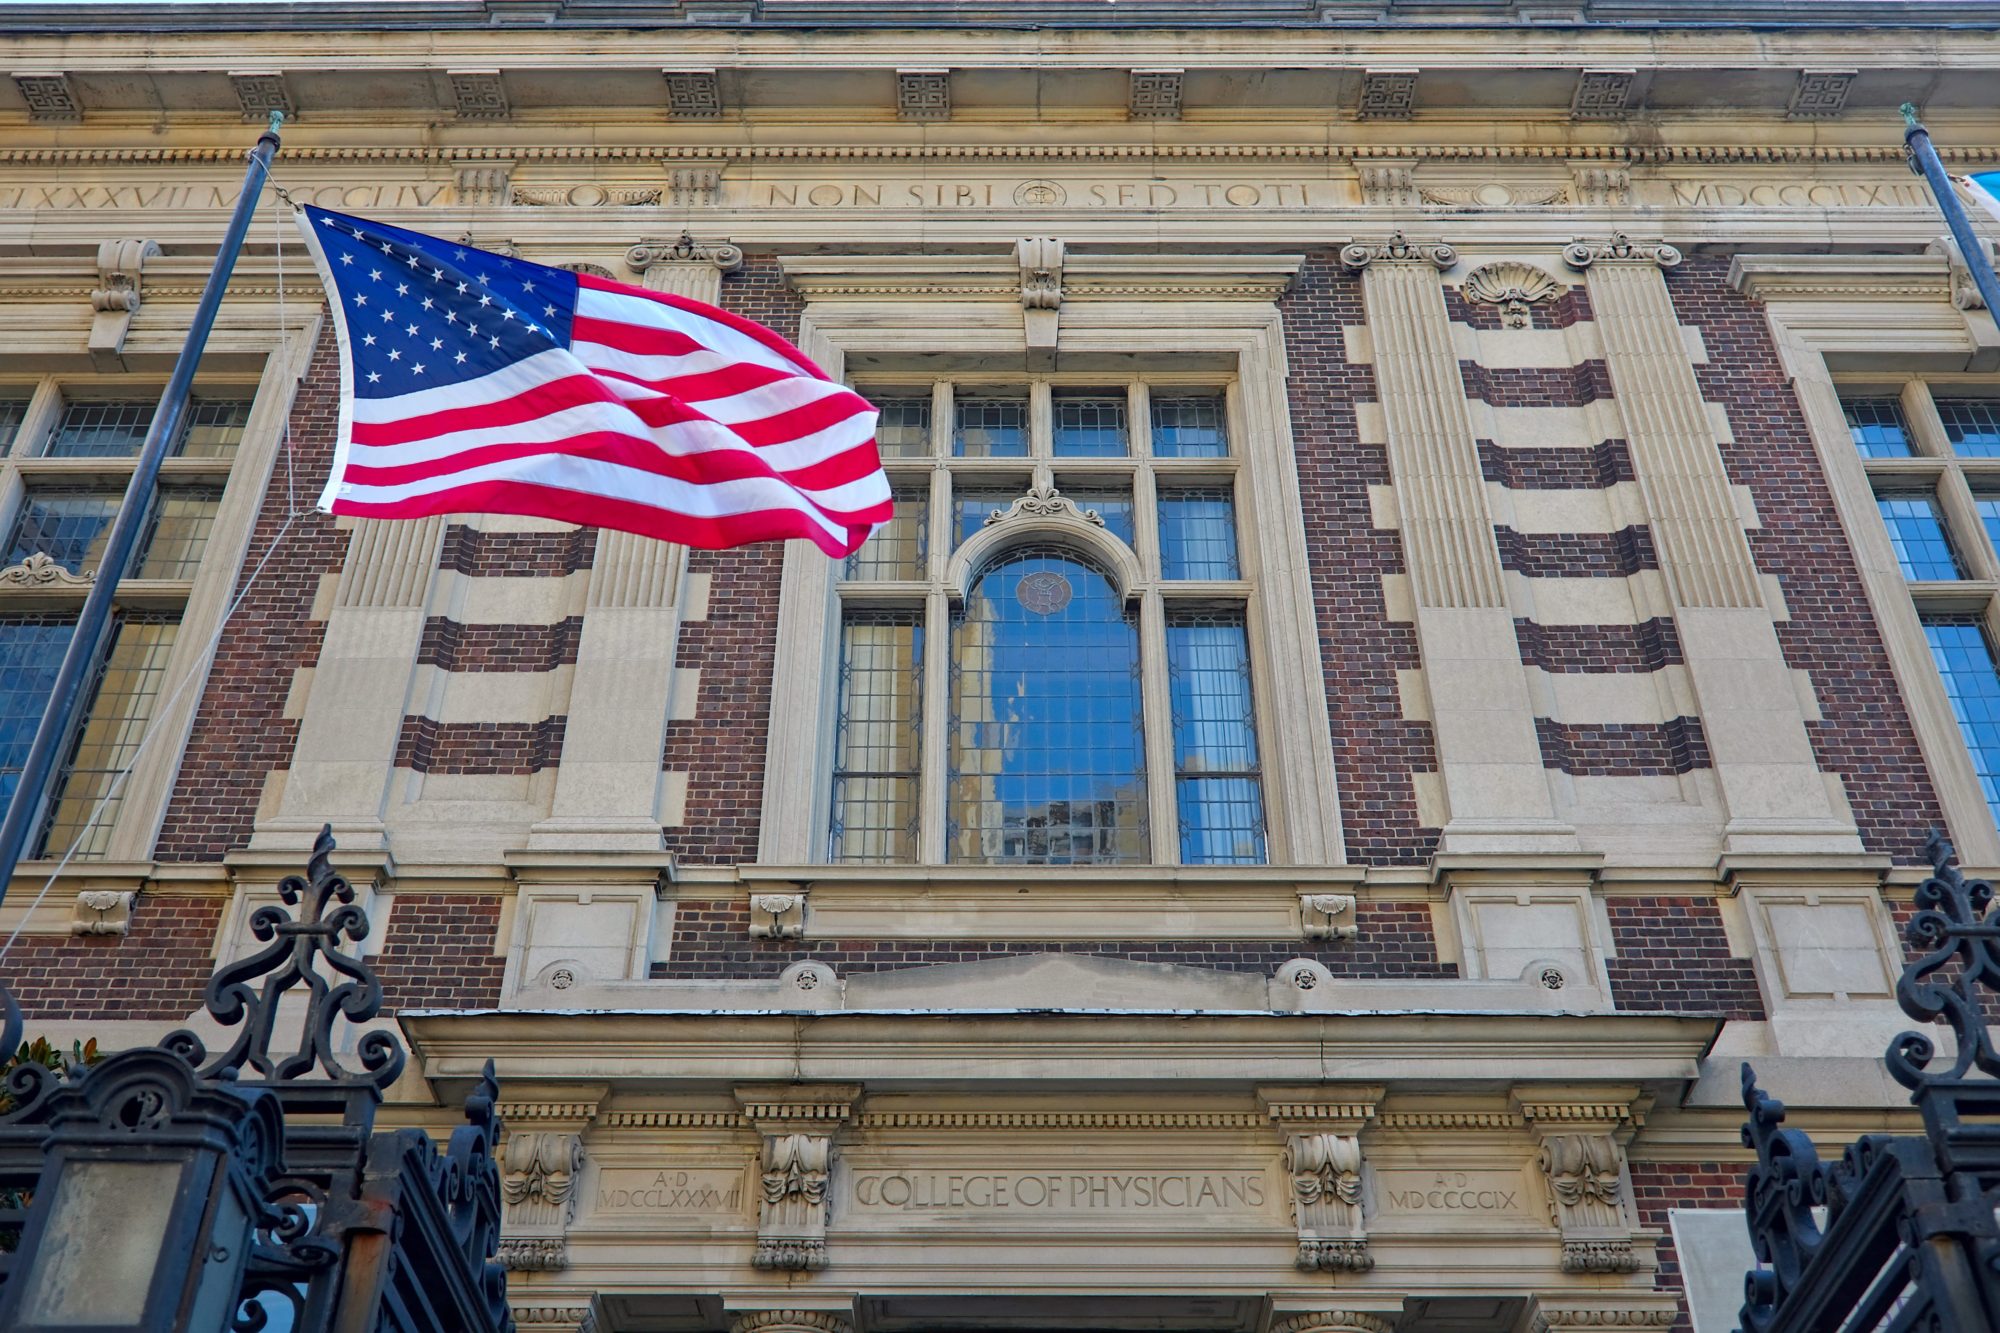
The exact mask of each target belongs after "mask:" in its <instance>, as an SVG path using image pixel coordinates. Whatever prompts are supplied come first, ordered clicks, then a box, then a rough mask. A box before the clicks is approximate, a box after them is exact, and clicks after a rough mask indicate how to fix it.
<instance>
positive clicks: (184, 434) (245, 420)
mask: <svg viewBox="0 0 2000 1333" xmlns="http://www.w3.org/2000/svg"><path fill="white" fill-rule="evenodd" d="M249 421H250V404H249V403H248V402H247V401H239V400H236V399H221V398H197V399H195V400H194V401H193V402H192V403H190V404H188V415H187V426H186V428H185V429H183V430H182V431H181V447H180V448H179V449H178V450H177V451H176V452H178V453H179V454H180V455H181V456H182V457H183V458H234V457H235V456H236V446H237V445H239V444H241V443H242V442H243V427H244V426H246V425H247V424H249Z"/></svg>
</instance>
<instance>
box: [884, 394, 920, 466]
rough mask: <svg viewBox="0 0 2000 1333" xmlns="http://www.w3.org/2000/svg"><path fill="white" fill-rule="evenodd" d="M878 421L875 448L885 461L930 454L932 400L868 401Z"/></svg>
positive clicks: (894, 399) (896, 399)
mask: <svg viewBox="0 0 2000 1333" xmlns="http://www.w3.org/2000/svg"><path fill="white" fill-rule="evenodd" d="M870 401H872V402H873V403H874V404H875V407H876V410H877V411H879V412H881V414H882V415H881V417H880V419H879V420H877V421H876V423H875V446H876V448H877V449H878V450H880V451H881V454H882V457H884V458H916V457H920V456H921V455H924V454H927V453H929V452H930V451H931V400H930V399H928V398H886V397H884V398H875V399H871V400H870Z"/></svg>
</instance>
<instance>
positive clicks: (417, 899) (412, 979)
mask: <svg viewBox="0 0 2000 1333" xmlns="http://www.w3.org/2000/svg"><path fill="white" fill-rule="evenodd" d="M378 928H379V927H378ZM499 930H500V899H499V898H498V897H497V896H493V897H489V896H484V895H468V894H450V893H399V894H397V895H396V903H395V907H394V908H393V909H392V910H391V911H390V913H389V933H388V934H387V935H386V936H384V937H383V941H382V951H381V952H380V953H378V954H376V955H375V957H374V958H373V959H372V960H370V961H372V962H373V964H374V966H375V972H376V975H377V976H379V977H381V978H382V994H383V998H384V1001H385V1007H386V1008H387V1009H388V1010H389V1011H390V1012H392V1013H393V1012H396V1011H399V1010H403V1009H482V1008H490V1007H492V1006H493V1005H496V1004H498V1003H499V1002H500V976H501V973H502V971H503V970H504V969H505V968H506V965H507V962H506V959H504V958H495V957H494V956H493V947H494V941H495V939H496V937H497V936H498V934H499Z"/></svg>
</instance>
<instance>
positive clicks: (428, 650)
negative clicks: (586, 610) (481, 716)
mask: <svg viewBox="0 0 2000 1333" xmlns="http://www.w3.org/2000/svg"><path fill="white" fill-rule="evenodd" d="M582 639H583V617H582V616H570V617H569V618H568V619H565V620H558V621H557V622H556V623H555V624H553V625H462V624H460V623H459V622H458V621H456V620H449V619H446V618H445V617H444V616H432V617H431V618H430V619H428V620H426V621H425V622H424V637H423V639H422V641H421V642H420V643H419V644H418V645H417V661H419V662H421V663H423V664H425V665H427V666H434V667H439V668H441V669H443V670H445V671H554V670H555V669H556V668H557V667H559V666H573V665H575V663H576V652H577V646H578V644H579V643H581V642H582Z"/></svg>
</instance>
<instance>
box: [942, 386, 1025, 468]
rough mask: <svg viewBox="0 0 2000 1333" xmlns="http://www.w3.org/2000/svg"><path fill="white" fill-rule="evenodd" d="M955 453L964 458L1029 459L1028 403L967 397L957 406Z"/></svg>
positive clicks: (953, 433) (1005, 399)
mask: <svg viewBox="0 0 2000 1333" xmlns="http://www.w3.org/2000/svg"><path fill="white" fill-rule="evenodd" d="M955 406H956V413H957V415H956V418H955V420H954V422H953V426H952V452H953V453H954V454H956V455H958V456H959V457H960V458H1026V457H1027V456H1028V400H1027V399H1026V398H1012V397H984V396H971V395H968V396H965V397H962V398H959V399H958V400H957V403H956V405H955Z"/></svg>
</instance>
